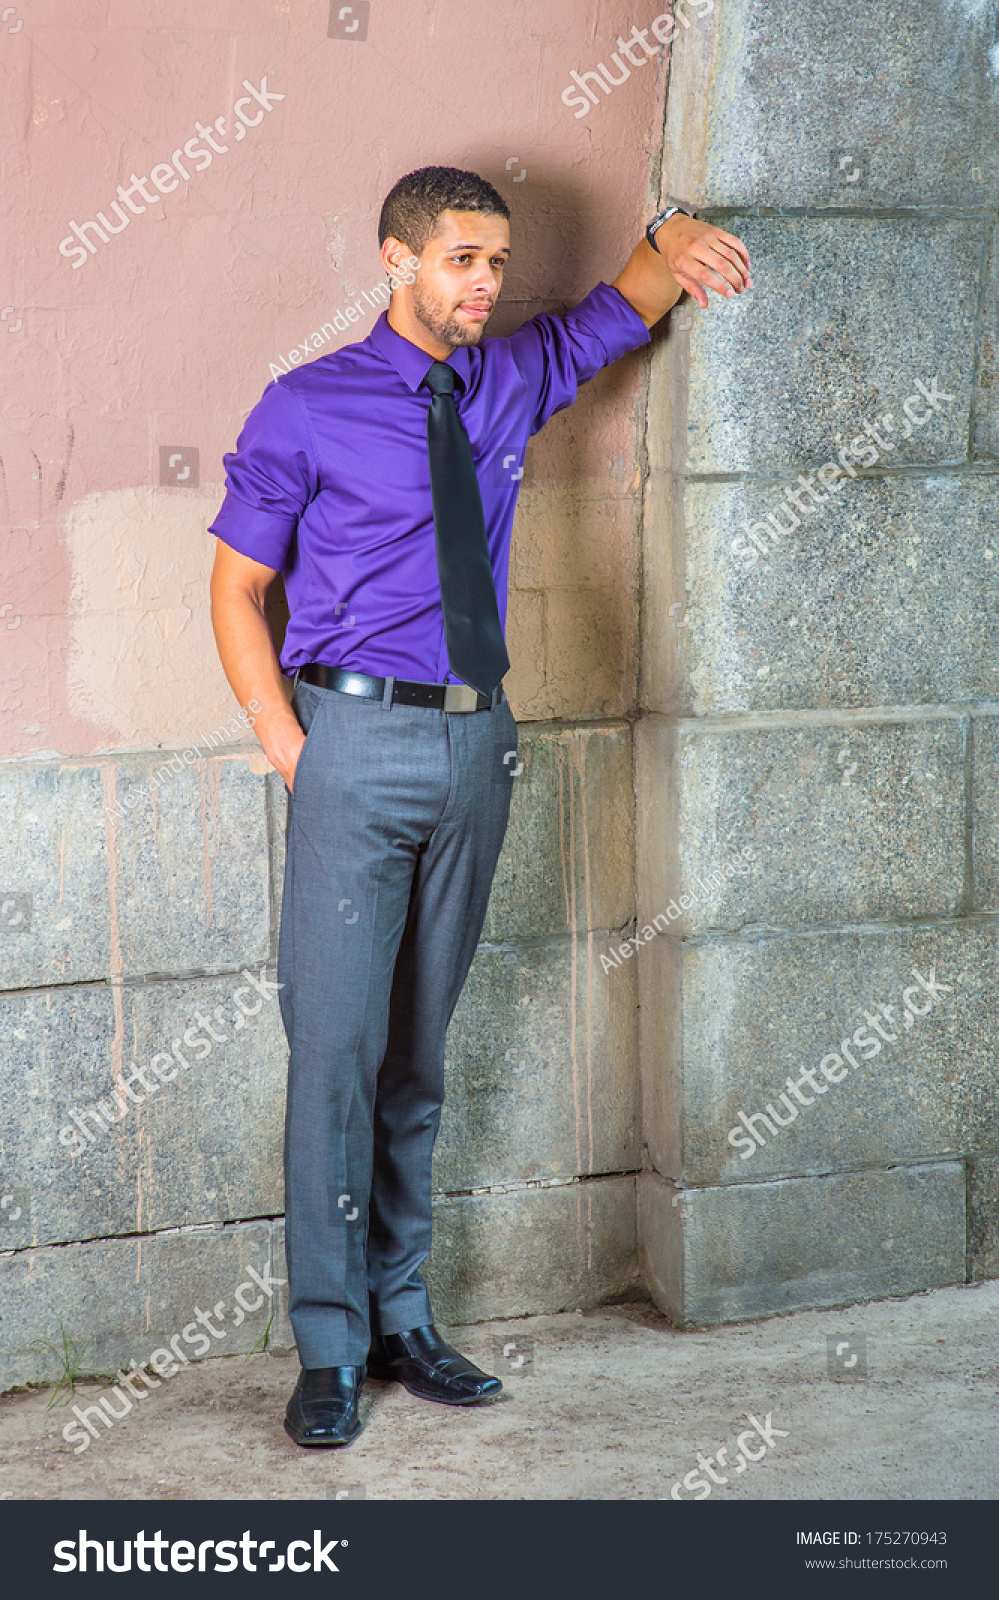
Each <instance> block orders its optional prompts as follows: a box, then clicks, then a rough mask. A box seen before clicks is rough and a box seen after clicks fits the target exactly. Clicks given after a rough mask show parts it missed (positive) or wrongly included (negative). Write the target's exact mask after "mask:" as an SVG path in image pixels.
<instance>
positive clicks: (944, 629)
mask: <svg viewBox="0 0 999 1600" xmlns="http://www.w3.org/2000/svg"><path fill="white" fill-rule="evenodd" d="M670 500H672V501H673V502H674V504H673V507H672V510H671V513H670V518H669V520H668V521H663V517H664V516H665V514H666V513H665V507H666V505H667V504H668V503H669V502H670ZM781 500H782V492H781V487H780V485H778V484H777V483H771V482H766V483H761V482H742V483H691V484H688V485H687V488H686V492H685V495H684V506H685V519H686V526H685V528H684V529H683V531H682V535H681V532H680V529H679V527H678V526H677V527H676V528H675V529H673V530H672V534H671V537H672V538H674V539H675V540H676V541H677V543H679V542H680V540H681V538H682V545H683V552H682V565H680V561H681V557H680V556H674V557H673V558H672V561H671V563H670V564H669V570H668V571H667V570H666V567H665V566H664V567H663V570H662V572H661V573H660V577H659V578H658V580H657V582H656V583H655V584H654V585H653V587H652V588H651V589H650V607H649V610H648V613H647V615H646V619H645V637H646V639H647V641H648V645H649V648H648V651H647V662H646V668H645V677H644V682H645V703H646V704H648V705H649V706H650V707H652V708H653V709H662V710H678V711H681V712H690V713H692V714H693V715H695V716H706V715H717V714H725V713H728V712H734V711H771V710H784V709H787V710H793V709H799V708H805V707H809V708H811V707H814V708H816V709H828V710H839V709H852V708H860V707H866V706H870V707H880V706H900V705H920V704H931V705H939V704H944V705H951V704H954V703H961V702H967V701H976V700H995V699H997V698H999V627H997V623H999V573H997V569H999V541H997V539H996V537H995V526H996V518H997V514H999V485H997V480H996V479H995V478H994V477H989V476H984V475H975V474H964V473H937V474H932V475H926V476H924V475H922V474H920V475H919V476H904V477H896V478H887V477H882V478H873V477H872V478H866V479H863V480H861V479H858V480H857V481H856V482H848V483H846V486H845V487H844V489H843V491H842V494H841V496H840V498H839V500H838V501H836V502H835V503H830V504H828V505H827V506H825V507H822V508H820V509H819V510H818V511H817V512H815V513H813V514H812V515H811V516H808V517H806V518H805V520H803V521H802V524H801V526H800V527H799V528H798V529H797V530H795V531H793V532H790V533H788V534H787V535H785V536H784V537H782V538H780V539H779V540H778V542H777V543H776V544H775V545H770V546H768V549H769V554H767V555H766V556H764V555H763V554H762V552H759V551H757V554H758V556H759V561H758V563H757V564H756V565H755V566H752V567H750V566H747V561H746V559H745V552H746V551H747V550H748V551H750V552H752V551H753V550H754V549H755V546H753V545H752V543H751V542H750V541H749V540H748V539H747V537H746V528H747V526H752V527H754V528H755V529H756V531H757V537H760V538H761V539H763V534H762V533H760V527H761V525H762V527H763V528H764V529H766V528H768V527H769V526H770V525H769V524H768V523H767V521H766V518H767V517H768V516H769V515H773V516H775V517H777V518H778V520H779V521H780V522H781V525H782V526H783V525H784V524H785V522H786V519H785V518H784V517H783V516H782V515H781V513H780V512H779V511H778V510H777V509H776V508H777V507H778V505H779V504H780V502H781ZM675 502H676V490H675V488H674V487H673V484H672V480H671V479H668V478H666V479H662V480H661V489H660V491H659V492H658V493H657V494H655V493H654V494H653V497H652V499H651V501H650V504H651V505H652V506H653V508H655V507H658V508H659V521H658V522H656V523H653V524H650V527H649V530H648V534H647V539H648V541H649V547H650V549H651V546H652V544H653V543H655V544H656V545H659V544H661V543H662V541H663V538H664V537H665V536H666V534H668V533H670V530H671V523H672V522H673V521H678V518H679V510H678V507H677V505H676V503H675ZM763 542H764V543H765V544H766V542H767V541H766V539H763ZM733 546H734V547H735V548H733ZM656 562H657V564H662V563H661V557H660V556H658V555H657V556H656ZM670 605H674V606H676V608H677V609H676V610H675V611H674V613H673V619H672V621H673V622H676V621H681V622H683V623H684V624H685V625H684V626H683V627H682V628H681V629H680V630H679V631H678V630H677V629H676V627H675V626H671V619H670V617H669V606H670ZM875 616H876V617H877V625H876V626H873V625H872V620H871V619H873V618H874V617H875Z"/></svg>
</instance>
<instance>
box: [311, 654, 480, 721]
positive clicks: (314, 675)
mask: <svg viewBox="0 0 999 1600" xmlns="http://www.w3.org/2000/svg"><path fill="white" fill-rule="evenodd" d="M297 676H298V677H299V678H304V680H305V682H306V683H312V684H315V686H316V688H317V689H335V690H336V691H337V693H338V694H356V695H360V696H361V698H362V699H364V700H382V701H384V700H385V698H386V695H387V696H388V700H389V704H390V705H399V706H424V707H425V708H426V709H427V710H429V711H490V710H492V708H493V706H498V705H501V704H502V703H503V700H504V699H505V698H506V697H505V695H504V694H503V689H502V686H497V687H496V688H495V689H494V690H493V693H492V694H491V695H488V694H479V692H478V690H477V689H471V688H469V686H468V685H467V684H464V683H418V682H415V681H414V680H412V679H408V678H373V677H371V675H370V674H369V673H367V672H346V671H344V669H343V667H326V666H324V665H323V663H322V662H321V661H310V662H309V663H308V664H307V665H306V666H304V667H299V669H298V674H297Z"/></svg>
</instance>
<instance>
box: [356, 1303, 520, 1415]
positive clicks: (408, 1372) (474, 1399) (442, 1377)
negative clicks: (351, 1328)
mask: <svg viewBox="0 0 999 1600" xmlns="http://www.w3.org/2000/svg"><path fill="white" fill-rule="evenodd" d="M368 1376H369V1377H371V1378H394V1379H395V1381H396V1383H401V1384H402V1386H403V1388H404V1389H408V1390H409V1392H410V1394H415V1395H418V1396H419V1398H420V1399H421V1400H439V1401H440V1402H441V1404H442V1405H446V1406H474V1405H477V1404H478V1402H479V1401H480V1400H492V1399H493V1398H494V1397H495V1396H496V1395H498V1394H499V1392H500V1390H501V1389H502V1387H503V1385H502V1384H501V1383H500V1381H499V1379H498V1378H491V1377H490V1376H489V1374H488V1373H486V1372H480V1371H479V1369H478V1367H473V1366H472V1363H471V1362H470V1361H469V1360H467V1358H466V1357H465V1356H463V1355H462V1354H461V1352H460V1351H459V1350H454V1349H452V1348H451V1346H450V1345H449V1344H445V1343H444V1340H443V1339H442V1338H441V1336H440V1334H439V1333H438V1332H437V1329H436V1328H435V1327H434V1326H433V1324H432V1323H428V1324H427V1326H426V1327H425V1328H408V1329H407V1330H406V1332H405V1333H384V1334H379V1333H376V1334H373V1335H372V1338H371V1349H370V1350H369V1352H368Z"/></svg>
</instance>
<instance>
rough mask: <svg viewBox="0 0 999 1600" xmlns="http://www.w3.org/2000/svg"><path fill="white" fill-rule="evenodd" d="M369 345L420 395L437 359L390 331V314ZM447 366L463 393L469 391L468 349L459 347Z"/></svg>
mask: <svg viewBox="0 0 999 1600" xmlns="http://www.w3.org/2000/svg"><path fill="white" fill-rule="evenodd" d="M368 342H369V344H372V345H373V346H374V348H375V349H376V350H377V351H378V354H379V355H380V356H384V358H385V360H386V361H387V362H389V364H390V365H391V366H393V367H394V368H395V370H396V372H397V373H398V374H399V376H400V378H401V379H402V381H403V383H405V384H406V385H407V387H408V388H410V389H411V390H412V391H413V393H414V394H416V392H417V390H418V389H419V388H420V386H421V384H422V383H423V380H424V378H425V377H426V375H427V373H428V372H429V371H430V368H431V367H432V366H433V364H434V358H433V356H428V355H427V352H426V351H425V350H421V349H420V347H419V345H415V344H413V343H412V342H411V340H409V339H404V338H403V336H402V334H400V333H396V331H395V329H394V328H390V327H389V321H388V312H387V311H383V312H382V314H381V316H380V317H379V318H378V321H377V322H376V323H375V325H374V327H373V328H372V330H371V332H370V333H369V334H368ZM446 364H447V366H449V367H451V368H452V370H453V371H454V373H455V375H456V376H457V378H458V381H459V382H460V384H461V387H462V391H463V392H464V391H465V390H467V389H468V385H469V380H470V377H471V366H470V361H469V353H468V347H467V346H466V345H459V346H458V348H457V349H456V350H452V352H451V354H450V355H449V356H448V358H447V363H446Z"/></svg>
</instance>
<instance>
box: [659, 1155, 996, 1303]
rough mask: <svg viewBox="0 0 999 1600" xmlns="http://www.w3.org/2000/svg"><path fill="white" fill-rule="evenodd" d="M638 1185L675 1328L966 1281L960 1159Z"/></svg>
mask: <svg viewBox="0 0 999 1600" xmlns="http://www.w3.org/2000/svg"><path fill="white" fill-rule="evenodd" d="M639 1188H640V1196H639V1238H640V1250H641V1257H642V1262H643V1266H644V1269H645V1272H646V1279H647V1282H648V1284H649V1286H650V1289H651V1291H652V1294H653V1298H654V1299H655V1301H656V1304H657V1305H658V1306H659V1307H660V1308H661V1309H662V1310H663V1311H664V1312H665V1313H666V1315H667V1316H669V1317H670V1318H671V1319H672V1320H673V1321H675V1322H677V1323H678V1324H680V1325H681V1326H683V1327H698V1326H706V1325H710V1324H712V1323H719V1322H739V1321H742V1320H743V1319H749V1318H752V1317H765V1316H772V1315H774V1314H775V1313H781V1312H788V1311H800V1310H803V1309H805V1308H806V1307H810V1306H835V1305H844V1304H847V1303H852V1302H855V1301H859V1300H875V1299H883V1298H885V1297H886V1296H888V1295H900V1294H913V1293H915V1292H916V1291H917V1290H920V1289H927V1288H933V1287H936V1286H937V1285H941V1284H947V1283H962V1282H963V1281H964V1247H965V1203H964V1168H963V1165H962V1164H961V1163H960V1162H958V1161H950V1162H932V1163H931V1162H926V1163H923V1164H920V1165H917V1166H912V1167H899V1168H896V1169H895V1170H893V1171H890V1172H874V1171H870V1172H848V1173H837V1174H835V1175H832V1176H827V1177H815V1178H798V1179H791V1180H787V1181H784V1182H775V1183H752V1184H737V1185H731V1186H728V1187H725V1188H719V1189H687V1190H683V1191H678V1190H675V1189H674V1188H673V1186H672V1185H671V1184H668V1183H666V1182H664V1181H663V1180H662V1179H661V1178H659V1177H658V1176H656V1175H655V1174H653V1173H645V1174H643V1176H642V1178H641V1181H640V1185H639ZM678 1196H679V1198H678ZM677 1198H678V1203H677V1204H676V1205H675V1206H674V1205H673V1203H672V1202H673V1200H674V1199H677Z"/></svg>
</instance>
